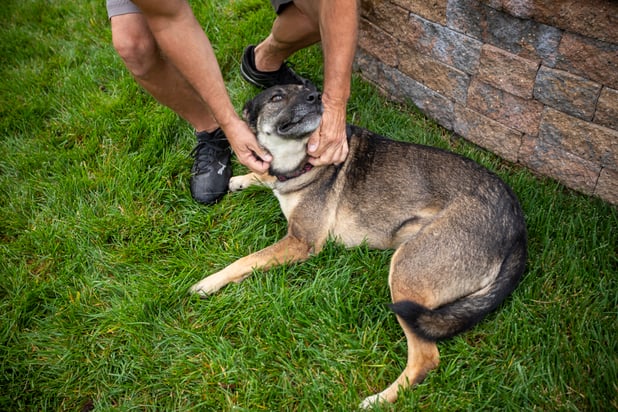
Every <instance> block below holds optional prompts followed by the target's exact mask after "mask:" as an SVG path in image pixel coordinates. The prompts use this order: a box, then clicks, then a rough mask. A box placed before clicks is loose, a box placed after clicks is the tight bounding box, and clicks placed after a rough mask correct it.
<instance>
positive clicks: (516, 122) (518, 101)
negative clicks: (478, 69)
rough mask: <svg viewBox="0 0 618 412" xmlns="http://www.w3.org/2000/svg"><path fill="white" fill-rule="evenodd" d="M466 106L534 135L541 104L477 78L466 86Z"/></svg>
mask: <svg viewBox="0 0 618 412" xmlns="http://www.w3.org/2000/svg"><path fill="white" fill-rule="evenodd" d="M467 104H468V107H469V108H471V109H473V110H476V111H478V112H480V113H482V114H483V115H485V116H487V117H489V118H490V119H493V120H496V121H498V122H500V123H502V124H504V125H507V126H509V127H511V128H513V129H516V130H519V131H520V132H523V133H526V134H529V135H533V136H536V135H537V134H538V133H539V121H540V120H541V113H542V112H543V105H542V104H541V103H539V102H537V101H536V100H530V99H523V98H521V97H517V96H514V95H512V94H509V93H507V92H505V91H503V90H500V89H497V88H495V87H493V86H490V85H488V84H485V83H482V82H480V81H478V80H473V81H472V82H471V83H470V87H469V88H468V100H467Z"/></svg>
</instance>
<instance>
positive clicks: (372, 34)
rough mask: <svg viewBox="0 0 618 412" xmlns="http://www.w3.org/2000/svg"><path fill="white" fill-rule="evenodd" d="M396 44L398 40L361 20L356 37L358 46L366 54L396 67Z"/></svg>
mask: <svg viewBox="0 0 618 412" xmlns="http://www.w3.org/2000/svg"><path fill="white" fill-rule="evenodd" d="M397 44H398V40H397V39H395V38H394V37H393V36H391V35H390V34H388V33H387V32H385V31H384V30H382V29H381V28H379V27H378V26H376V25H374V24H373V23H371V22H369V21H367V20H365V19H361V21H360V27H359V36H358V46H359V47H360V48H361V49H364V50H365V51H367V52H368V53H371V54H372V55H374V56H376V57H377V58H378V59H380V60H381V61H382V62H384V63H385V64H387V65H389V66H393V67H397V65H398V63H399V61H398V60H397Z"/></svg>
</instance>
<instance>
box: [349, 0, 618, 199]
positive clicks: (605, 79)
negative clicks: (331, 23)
mask: <svg viewBox="0 0 618 412" xmlns="http://www.w3.org/2000/svg"><path fill="white" fill-rule="evenodd" d="M355 69H356V70H357V71H359V72H360V73H361V75H362V76H363V77H364V78H365V79H367V80H369V81H371V82H373V83H375V84H376V85H378V87H380V88H381V89H382V90H383V91H384V92H385V93H386V94H387V95H389V96H390V97H392V98H393V99H395V100H409V101H412V102H413V103H414V104H415V105H416V106H418V108H419V109H420V110H422V111H423V112H424V113H425V114H426V115H427V116H429V117H431V118H433V119H435V120H436V121H437V122H438V123H440V124H441V125H442V126H444V127H445V128H447V129H450V130H453V131H454V132H455V133H457V134H459V135H461V136H463V137H464V138H466V139H467V140H469V141H471V142H473V143H475V144H477V145H479V146H482V147H484V148H486V149H488V150H490V151H492V152H494V153H496V154H498V155H500V156H501V157H503V158H505V159H507V160H509V161H512V162H517V163H520V164H523V165H525V166H526V167H528V168H530V169H531V170H533V171H535V172H538V173H540V174H543V175H547V176H550V177H552V178H555V179H557V180H558V181H560V182H562V183H563V184H565V185H566V186H568V187H570V188H573V189H575V190H578V191H581V192H583V193H587V194H592V195H595V196H598V197H600V198H602V199H605V200H606V201H608V202H611V203H613V204H618V1H614V0H480V1H479V0H362V1H361V33H360V39H359V50H358V53H357V57H356V61H355Z"/></svg>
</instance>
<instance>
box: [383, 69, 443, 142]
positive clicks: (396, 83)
mask: <svg viewBox="0 0 618 412" xmlns="http://www.w3.org/2000/svg"><path fill="white" fill-rule="evenodd" d="M383 76H384V82H383V84H382V87H383V88H384V89H385V91H386V92H387V93H388V95H390V96H394V97H395V98H396V99H397V100H400V101H409V102H412V103H413V104H414V105H415V106H416V107H418V108H419V110H420V111H422V112H423V113H424V114H425V115H427V116H428V117H430V118H432V119H433V120H435V121H436V122H438V124H440V125H441V126H442V127H445V128H447V129H449V130H452V129H453V124H454V120H455V119H454V114H453V105H454V103H453V101H452V100H451V99H449V98H448V97H446V96H443V95H441V94H439V93H436V92H435V91H433V90H431V89H430V88H428V87H427V86H425V85H423V84H421V83H419V82H417V81H416V80H414V79H411V78H410V77H408V76H406V75H405V74H403V73H401V72H400V71H399V70H396V69H391V68H385V69H384V70H383Z"/></svg>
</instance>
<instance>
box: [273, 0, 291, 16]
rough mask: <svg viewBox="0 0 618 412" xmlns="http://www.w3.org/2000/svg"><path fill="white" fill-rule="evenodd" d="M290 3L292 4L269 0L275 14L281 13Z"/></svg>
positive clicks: (288, 0) (284, 0) (286, 1)
mask: <svg viewBox="0 0 618 412" xmlns="http://www.w3.org/2000/svg"><path fill="white" fill-rule="evenodd" d="M290 3H293V0H270V4H272V5H273V8H274V9H275V12H277V14H279V13H281V12H282V11H283V9H285V8H286V7H287V6H288V5H289V4H290Z"/></svg>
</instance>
